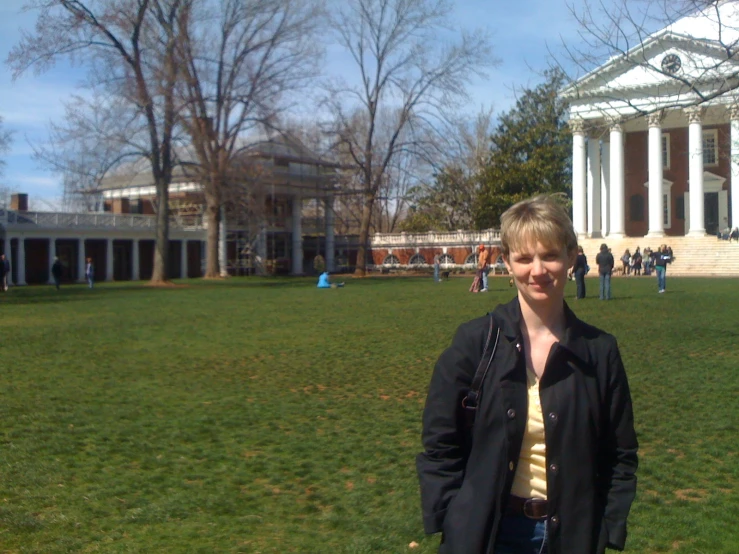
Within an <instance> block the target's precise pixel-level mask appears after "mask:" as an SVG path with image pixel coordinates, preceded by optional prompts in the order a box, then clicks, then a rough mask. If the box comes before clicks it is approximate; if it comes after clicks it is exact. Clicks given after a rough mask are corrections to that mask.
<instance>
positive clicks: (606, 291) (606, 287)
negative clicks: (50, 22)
mask: <svg viewBox="0 0 739 554" xmlns="http://www.w3.org/2000/svg"><path fill="white" fill-rule="evenodd" d="M600 299H601V300H610V299H611V274H610V273H606V274H605V275H604V274H603V273H601V274H600Z"/></svg>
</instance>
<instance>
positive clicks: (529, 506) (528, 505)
mask: <svg viewBox="0 0 739 554" xmlns="http://www.w3.org/2000/svg"><path fill="white" fill-rule="evenodd" d="M546 503H547V501H546V500H544V499H543V498H529V499H527V500H526V502H524V503H523V515H525V516H526V517H527V518H529V519H545V518H546V517H547V516H546V514H544V515H537V514H536V508H537V507H539V506H541V505H546Z"/></svg>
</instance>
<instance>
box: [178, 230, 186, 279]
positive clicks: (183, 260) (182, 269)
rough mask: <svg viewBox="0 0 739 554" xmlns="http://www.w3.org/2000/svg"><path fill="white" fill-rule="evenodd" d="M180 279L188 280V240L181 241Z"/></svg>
mask: <svg viewBox="0 0 739 554" xmlns="http://www.w3.org/2000/svg"><path fill="white" fill-rule="evenodd" d="M180 277H182V278H183V279H187V239H182V240H181V241H180Z"/></svg>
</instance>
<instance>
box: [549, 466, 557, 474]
mask: <svg viewBox="0 0 739 554" xmlns="http://www.w3.org/2000/svg"><path fill="white" fill-rule="evenodd" d="M549 471H551V472H552V473H554V474H555V475H557V473H559V466H558V465H557V464H550V465H549Z"/></svg>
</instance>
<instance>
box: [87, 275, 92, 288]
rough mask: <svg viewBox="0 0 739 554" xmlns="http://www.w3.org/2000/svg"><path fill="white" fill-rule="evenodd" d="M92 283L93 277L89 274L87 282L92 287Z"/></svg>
mask: <svg viewBox="0 0 739 554" xmlns="http://www.w3.org/2000/svg"><path fill="white" fill-rule="evenodd" d="M92 283H93V278H92V277H90V276H89V275H88V276H87V284H88V285H89V286H90V288H92Z"/></svg>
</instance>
